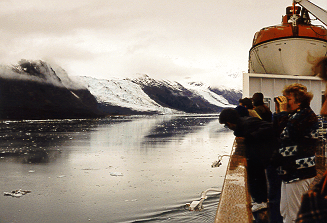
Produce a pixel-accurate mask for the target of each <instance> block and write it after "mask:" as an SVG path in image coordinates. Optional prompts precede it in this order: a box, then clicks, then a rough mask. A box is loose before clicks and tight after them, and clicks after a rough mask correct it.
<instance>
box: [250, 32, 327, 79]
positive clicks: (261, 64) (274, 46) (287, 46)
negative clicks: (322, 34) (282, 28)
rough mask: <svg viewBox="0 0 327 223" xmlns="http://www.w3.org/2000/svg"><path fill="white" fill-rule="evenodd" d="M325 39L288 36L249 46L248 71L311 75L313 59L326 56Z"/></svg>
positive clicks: (326, 43)
mask: <svg viewBox="0 0 327 223" xmlns="http://www.w3.org/2000/svg"><path fill="white" fill-rule="evenodd" d="M326 46H327V41H325V40H319V39H313V38H303V37H288V38H281V39H275V40H271V41H267V42H263V43H261V44H258V45H256V46H254V47H252V48H251V50H250V55H249V73H261V74H281V75H300V76H303V75H305V76H310V75H312V66H313V65H314V63H315V61H316V60H317V59H318V58H320V57H323V56H327V47H326Z"/></svg>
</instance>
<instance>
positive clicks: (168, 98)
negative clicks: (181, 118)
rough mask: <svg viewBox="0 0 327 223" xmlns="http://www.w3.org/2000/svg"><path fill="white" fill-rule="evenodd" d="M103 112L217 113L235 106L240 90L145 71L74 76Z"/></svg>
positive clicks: (239, 96)
mask: <svg viewBox="0 0 327 223" xmlns="http://www.w3.org/2000/svg"><path fill="white" fill-rule="evenodd" d="M74 80H75V81H77V82H79V83H80V84H82V85H84V86H85V87H86V88H87V89H88V90H89V91H90V92H91V94H92V95H94V96H95V98H96V100H97V101H98V108H99V110H100V111H101V112H104V113H107V114H173V113H183V112H189V113H217V112H220V111H221V110H222V109H223V108H226V107H235V105H236V104H237V103H238V99H239V98H241V92H240V91H237V90H233V89H215V88H211V87H209V86H208V85H205V84H203V83H194V82H192V83H178V82H173V81H168V80H155V79H153V78H150V77H149V76H147V75H141V76H140V77H138V78H134V79H130V78H125V79H111V80H104V79H96V78H92V77H75V78H74Z"/></svg>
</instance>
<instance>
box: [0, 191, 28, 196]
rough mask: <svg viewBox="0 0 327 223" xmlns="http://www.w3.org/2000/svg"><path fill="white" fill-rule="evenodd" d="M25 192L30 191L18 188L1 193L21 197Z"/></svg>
mask: <svg viewBox="0 0 327 223" xmlns="http://www.w3.org/2000/svg"><path fill="white" fill-rule="evenodd" d="M27 193H31V191H29V190H22V189H19V190H13V191H11V192H3V195H4V196H12V197H21V196H23V195H25V194H27Z"/></svg>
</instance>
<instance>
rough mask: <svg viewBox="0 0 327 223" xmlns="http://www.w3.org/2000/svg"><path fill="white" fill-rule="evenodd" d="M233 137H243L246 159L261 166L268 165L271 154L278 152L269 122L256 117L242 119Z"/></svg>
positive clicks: (276, 142)
mask: <svg viewBox="0 0 327 223" xmlns="http://www.w3.org/2000/svg"><path fill="white" fill-rule="evenodd" d="M234 135H235V136H236V137H244V144H245V146H246V157H247V158H248V159H256V160H257V161H258V162H260V164H262V165H263V166H267V165H269V164H270V161H271V158H272V154H273V153H274V152H276V151H277V150H278V146H279V145H278V140H277V137H276V135H275V131H274V128H273V124H272V123H271V122H266V121H263V120H261V119H259V118H256V117H243V118H241V122H240V123H239V124H238V125H237V129H236V130H235V131H234Z"/></svg>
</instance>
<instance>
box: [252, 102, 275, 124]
mask: <svg viewBox="0 0 327 223" xmlns="http://www.w3.org/2000/svg"><path fill="white" fill-rule="evenodd" d="M254 110H255V111H256V112H257V113H258V115H260V117H261V118H262V120H264V121H267V122H271V121H272V113H271V111H270V109H269V108H268V107H267V105H265V104H262V105H257V106H255V108H254Z"/></svg>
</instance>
